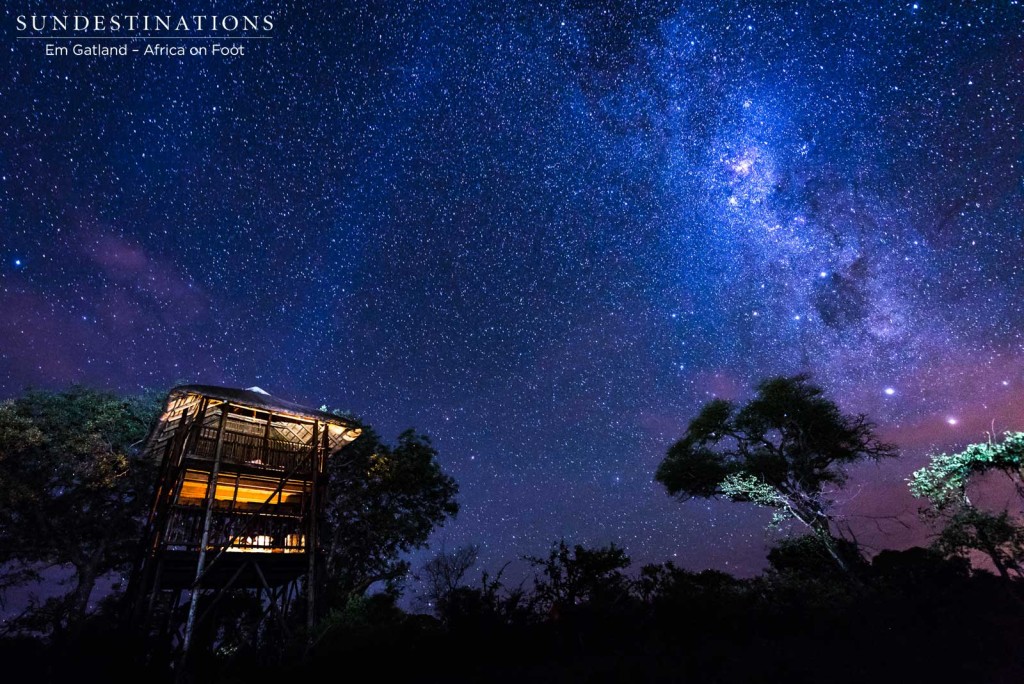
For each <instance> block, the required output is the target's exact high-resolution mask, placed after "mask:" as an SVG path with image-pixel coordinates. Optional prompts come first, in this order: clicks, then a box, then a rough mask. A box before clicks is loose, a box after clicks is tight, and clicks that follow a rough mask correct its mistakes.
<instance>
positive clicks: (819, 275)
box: [818, 271, 828, 278]
mask: <svg viewBox="0 0 1024 684" xmlns="http://www.w3.org/2000/svg"><path fill="white" fill-rule="evenodd" d="M818 277H819V278H828V273H826V272H825V271H822V272H821V273H819V274H818Z"/></svg>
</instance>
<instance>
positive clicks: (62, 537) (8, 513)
mask: <svg viewBox="0 0 1024 684" xmlns="http://www.w3.org/2000/svg"><path fill="white" fill-rule="evenodd" d="M157 410H158V403H157V401H156V399H155V397H152V396H146V397H121V396H118V395H115V394H112V393H109V392H99V391H95V390H91V389H87V388H84V387H78V386H75V387H71V388H70V389H68V390H66V391H63V392H47V391H32V392H28V393H26V394H25V395H24V396H22V397H20V398H17V399H14V400H11V401H7V402H4V403H3V404H0V564H4V565H5V568H6V569H8V570H11V571H14V572H19V575H18V578H19V579H22V580H24V579H30V578H38V577H39V573H41V572H42V571H43V570H45V569H47V568H50V567H54V566H64V567H70V568H71V569H73V571H74V574H73V578H72V581H73V588H72V590H71V591H70V592H69V593H68V594H67V595H66V596H65V597H63V598H62V599H61V600H60V601H58V602H57V604H56V606H55V605H54V604H51V605H50V608H51V609H52V608H54V607H56V608H57V610H55V611H54V616H55V620H54V622H53V623H51V625H50V627H51V628H53V629H61V628H64V629H66V630H68V631H69V632H72V633H73V632H74V631H75V630H76V628H77V627H78V626H79V625H80V624H81V621H82V618H83V617H84V616H85V613H86V610H87V608H88V605H89V597H90V596H91V595H92V591H93V588H94V587H95V584H96V581H97V579H99V578H100V577H102V576H103V575H105V574H107V573H109V572H111V571H114V570H118V569H122V568H125V567H127V566H128V565H129V564H130V562H131V560H132V556H133V554H134V552H135V549H136V545H137V543H138V540H139V538H140V535H141V530H142V525H143V523H144V514H145V508H146V505H147V503H148V501H149V495H150V493H151V489H152V476H153V473H154V469H153V464H152V463H151V462H150V461H149V460H148V459H143V458H142V457H140V456H139V450H138V447H139V446H141V441H142V440H143V439H144V438H145V436H146V431H147V429H148V427H149V425H150V423H151V422H152V419H153V417H154V416H155V414H156V411H157Z"/></svg>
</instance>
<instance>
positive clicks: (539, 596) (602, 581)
mask: <svg viewBox="0 0 1024 684" xmlns="http://www.w3.org/2000/svg"><path fill="white" fill-rule="evenodd" d="M526 560H527V561H528V562H529V563H530V564H531V565H533V566H534V567H535V568H538V569H539V570H540V574H539V575H538V576H537V577H536V578H535V580H534V594H535V599H536V602H537V605H538V607H539V608H540V609H541V610H542V611H546V612H551V611H554V612H559V613H563V612H565V611H567V610H571V609H572V608H574V607H576V606H579V605H581V604H587V603H600V602H607V601H615V600H618V599H619V598H621V597H623V596H625V595H626V594H627V592H628V588H629V582H628V580H627V578H626V576H625V575H624V574H623V573H622V570H624V569H625V568H627V567H629V556H627V555H626V553H625V551H623V550H622V549H620V548H619V547H617V546H615V544H610V545H609V546H604V547H599V548H596V549H588V548H586V547H583V546H580V545H578V544H577V545H576V546H574V547H572V548H570V547H569V545H568V544H566V543H565V540H564V539H563V540H561V541H559V542H558V543H556V544H554V545H553V546H552V547H551V551H550V552H549V553H548V556H547V558H538V557H534V556H528V557H527V558H526Z"/></svg>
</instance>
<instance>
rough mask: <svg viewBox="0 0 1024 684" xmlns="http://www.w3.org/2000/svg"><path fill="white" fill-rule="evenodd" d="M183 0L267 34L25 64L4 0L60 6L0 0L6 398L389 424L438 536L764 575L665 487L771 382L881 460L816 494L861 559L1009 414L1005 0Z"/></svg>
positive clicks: (753, 520) (913, 537)
mask: <svg viewBox="0 0 1024 684" xmlns="http://www.w3.org/2000/svg"><path fill="white" fill-rule="evenodd" d="M80 4H81V3H80ZM85 4H86V5H89V3H85ZM92 4H93V5H97V6H98V4H97V3H92ZM205 4H208V5H212V6H214V7H216V9H217V10H218V12H219V13H221V14H228V13H235V14H254V13H255V14H265V13H272V14H273V15H274V17H275V30H274V32H273V38H272V39H270V40H265V41H250V42H249V43H248V44H247V47H248V52H249V53H248V54H247V55H245V56H243V57H235V58H220V57H218V58H214V57H209V56H208V57H184V58H166V57H145V58H144V57H140V56H135V57H126V58H90V57H64V58H53V57H50V58H48V57H45V56H44V55H43V53H42V46H41V45H40V44H38V43H37V42H34V41H22V40H17V39H16V34H15V30H14V17H15V16H16V15H17V14H21V13H32V12H39V13H47V12H53V11H55V9H57V8H56V7H55V6H52V3H51V4H45V3H37V2H25V3H21V6H19V7H18V8H17V11H15V10H14V9H11V8H8V9H7V10H5V13H4V15H3V24H2V27H0V35H2V36H3V40H4V43H3V44H2V45H0V49H3V50H4V51H5V55H4V57H3V59H0V397H10V396H15V395H17V394H18V393H19V392H20V391H22V389H23V388H25V387H26V386H29V385H32V386H41V387H54V388H56V387H62V386H65V385H67V384H68V383H71V382H84V383H88V384H90V385H95V386H100V387H105V388H111V389H116V390H120V391H137V390H139V389H140V388H167V387H169V386H171V385H172V384H174V383H176V382H179V381H194V382H204V383H208V384H225V385H231V386H239V387H248V386H252V385H258V386H260V387H262V388H264V389H266V390H267V391H269V392H271V393H272V394H274V395H277V396H280V397H282V398H285V399H290V400H295V401H301V402H305V403H308V404H311V405H313V406H318V405H321V404H327V405H329V406H331V407H338V408H343V409H347V410H350V411H352V412H354V413H355V414H357V415H359V416H361V417H362V418H363V419H365V420H366V421H368V422H370V423H371V424H373V425H374V426H375V427H376V428H377V429H378V430H379V431H380V432H381V433H382V434H384V435H385V436H387V437H394V436H395V435H396V434H397V433H398V432H399V431H400V430H401V429H403V428H405V427H409V426H415V427H416V428H418V429H419V430H421V431H424V432H426V433H428V434H430V435H431V436H432V437H433V438H434V441H435V443H436V445H437V446H438V448H439V450H440V459H441V462H442V464H443V466H444V468H445V469H446V470H447V471H448V472H449V473H451V474H452V475H453V476H454V477H455V478H456V479H457V480H458V482H459V484H460V487H461V494H460V501H461V505H462V511H461V513H460V514H459V516H458V518H457V519H456V520H455V521H453V522H452V523H449V524H448V525H447V526H446V527H445V528H444V529H443V530H441V531H440V532H438V534H437V535H435V539H434V542H435V548H436V546H437V545H438V544H444V545H446V546H447V547H449V548H451V547H454V546H457V545H460V544H464V543H469V542H474V543H478V544H480V545H481V564H482V565H485V566H490V567H492V568H494V567H497V566H500V564H501V563H502V562H503V561H504V560H507V559H511V558H515V557H517V556H519V555H522V554H538V553H542V552H543V551H544V550H545V549H546V548H547V547H548V545H549V544H550V543H551V542H552V541H553V540H555V539H558V538H560V537H563V536H564V537H565V538H566V539H567V540H568V541H570V542H573V543H583V544H604V543H608V542H611V541H614V542H616V543H618V544H619V545H621V546H623V547H624V548H625V549H626V551H627V552H628V553H629V554H630V555H631V556H632V557H633V558H634V560H636V561H640V562H648V561H652V562H653V561H661V560H665V559H673V560H674V561H675V562H677V563H678V564H680V565H682V566H684V567H689V568H695V569H700V568H705V567H716V568H720V569H724V570H729V571H732V572H736V573H739V574H750V573H754V572H757V571H758V570H759V569H760V568H761V567H762V566H763V564H764V554H765V549H766V546H767V545H769V544H771V543H772V542H773V540H775V539H776V538H777V536H778V535H777V533H766V532H765V530H764V525H765V523H766V522H767V520H768V518H769V517H770V516H769V514H767V513H764V512H760V511H756V510H753V509H752V508H750V507H749V506H745V505H740V504H731V503H728V502H704V501H697V502H689V503H679V502H676V501H674V500H672V499H670V498H669V497H668V496H667V495H666V494H665V492H664V490H663V489H662V488H661V487H660V485H657V484H656V483H654V482H653V473H654V469H655V468H656V466H657V464H658V463H659V462H660V460H661V458H662V457H663V455H664V453H665V450H666V448H667V447H668V446H669V445H670V444H671V443H672V441H674V439H676V438H677V437H679V436H680V435H681V433H682V432H683V430H684V429H685V425H686V423H687V421H688V419H689V418H690V417H692V416H693V415H694V414H695V413H696V411H697V410H698V408H699V407H700V405H701V403H702V402H704V401H706V400H708V399H710V398H712V397H726V398H731V399H738V400H742V399H743V398H744V397H747V396H749V395H750V392H751V388H752V387H753V385H755V384H756V383H757V382H758V381H759V380H760V379H762V378H764V377H766V376H769V375H773V374H790V373H796V372H801V371H806V372H810V373H812V374H813V377H814V379H815V380H816V381H817V382H818V383H819V384H821V385H822V386H823V387H824V388H825V389H826V391H827V392H828V394H829V395H830V396H832V397H833V398H835V399H836V400H837V401H838V402H839V403H840V405H841V406H842V408H843V409H844V410H846V411H851V412H865V413H867V414H868V415H869V416H870V417H871V418H872V419H873V420H874V421H875V422H876V423H877V424H878V426H879V429H880V432H881V433H882V435H883V436H884V437H885V438H887V439H889V440H892V441H895V442H896V443H898V444H899V446H900V447H901V448H902V450H903V456H902V458H900V459H899V460H895V461H890V462H886V463H885V464H883V465H879V466H875V465H871V466H865V467H862V468H858V469H856V470H855V472H854V478H853V480H852V482H851V483H850V485H849V486H848V487H847V489H845V490H843V491H842V492H839V493H838V494H837V495H836V497H835V498H836V501H837V511H838V513H839V515H840V516H841V518H842V519H843V521H844V524H847V525H849V526H851V528H852V529H853V530H854V531H855V532H856V534H857V536H858V538H859V539H860V540H861V541H862V542H865V543H866V544H867V545H868V546H869V548H873V549H878V548H882V547H886V546H889V547H900V546H905V545H907V544H909V543H913V542H919V541H921V540H923V539H925V536H924V534H925V533H924V532H923V531H922V530H921V529H920V528H919V525H917V523H915V519H916V513H915V510H916V507H917V504H916V503H915V502H914V501H913V500H912V499H911V498H910V497H909V496H908V495H907V494H906V486H905V481H904V480H905V478H906V477H907V476H908V475H909V473H910V472H911V471H912V470H913V469H914V468H917V467H920V466H921V465H922V464H923V463H924V462H925V460H926V454H927V453H928V452H929V450H930V449H935V448H940V449H956V448H959V447H963V446H965V445H966V444H968V443H970V442H971V441H979V440H981V439H982V438H983V435H984V432H985V431H986V430H990V429H992V428H993V427H994V428H995V429H996V430H997V431H1003V430H1007V429H1022V428H1024V420H1022V415H1021V411H1022V409H1021V408H1020V407H1021V401H1020V398H1021V389H1022V387H1024V372H1022V370H1024V366H1022V361H1024V337H1022V335H1021V332H1020V331H1021V330H1022V328H1024V298H1022V294H1024V292H1022V290H1024V288H1022V286H1024V270H1022V259H1021V256H1022V248H1024V235H1022V225H1024V173H1022V171H1024V139H1022V136H1024V7H1022V6H1021V4H1020V3H1018V2H1012V1H1000V2H978V3H948V4H946V3H937V2H936V3H933V2H927V1H921V2H917V3H912V2H884V3H883V2H876V3H870V2H864V3H860V2H856V3H854V2H850V3H843V2H811V3H805V2H784V1H780V2H771V3H768V2H765V3H714V2H678V1H677V2H662V1H659V0H654V1H651V2H647V1H645V0H633V1H632V2H625V3H620V2H606V1H602V0H593V1H582V2H519V1H517V0H508V1H507V2H500V3H495V2H490V1H486V2H451V3H444V2H423V1H419V2H410V3H402V2H397V1H396V2H366V1H361V2H353V3H335V2H322V3H320V2H301V3H300V2H279V3H275V2H270V1H268V2H265V3H262V4H261V3H243V2H236V3H220V2H218V3H205ZM132 5H133V3H127V4H126V5H125V7H124V12H125V13H127V12H128V11H130V9H131V8H132ZM165 5H166V7H167V9H166V12H167V13H173V14H180V13H184V14H191V13H194V12H195V9H196V8H195V7H191V6H188V5H186V4H181V3H174V2H169V3H165ZM99 11H101V12H107V11H109V8H107V7H106V6H105V5H104V6H103V8H102V9H100V10H99ZM208 11H210V12H211V13H212V10H208ZM150 13H152V11H150Z"/></svg>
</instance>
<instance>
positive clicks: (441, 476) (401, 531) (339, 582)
mask: <svg viewBox="0 0 1024 684" xmlns="http://www.w3.org/2000/svg"><path fill="white" fill-rule="evenodd" d="M328 476H329V493H328V501H327V511H326V524H327V530H326V532H325V535H326V536H325V545H326V547H327V576H328V581H329V589H330V591H331V595H332V596H333V597H334V598H333V601H334V603H335V604H336V605H344V604H345V603H346V602H347V601H348V600H350V599H351V598H354V597H358V596H361V595H362V594H363V593H365V592H366V590H367V589H369V588H370V586H371V585H373V584H374V583H376V582H385V583H394V582H396V581H398V580H399V579H401V578H402V577H404V576H405V574H406V573H407V572H408V570H409V564H408V563H407V562H406V561H404V560H403V559H402V558H401V556H402V554H403V553H406V552H408V551H411V550H413V549H416V548H420V547H422V546H424V545H425V544H426V542H427V538H428V537H429V536H430V533H431V531H433V529H434V527H436V526H437V525H440V524H442V523H443V522H444V521H445V520H446V519H448V518H450V517H452V516H454V515H455V514H456V513H457V512H458V510H459V507H458V504H457V503H456V501H455V496H456V494H457V493H458V489H459V488H458V486H457V485H456V483H455V480H453V479H452V478H451V477H450V476H448V475H446V474H445V473H444V472H443V471H442V470H441V466H440V464H439V463H438V462H437V450H436V449H434V447H433V446H432V445H431V443H430V439H429V438H428V437H426V436H425V435H419V434H416V433H415V432H414V431H412V430H407V431H405V432H403V433H402V434H401V435H399V437H398V444H397V445H395V446H389V445H387V444H385V443H383V442H382V441H381V440H380V438H379V437H378V436H377V434H376V433H375V432H374V431H373V430H372V429H370V428H366V429H365V430H364V431H363V434H362V435H361V436H360V437H359V438H358V439H357V440H356V441H355V442H353V443H352V444H351V445H350V446H348V447H347V448H346V449H344V450H343V451H342V452H341V453H340V454H338V456H337V457H335V458H333V459H331V460H330V461H329V462H328Z"/></svg>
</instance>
